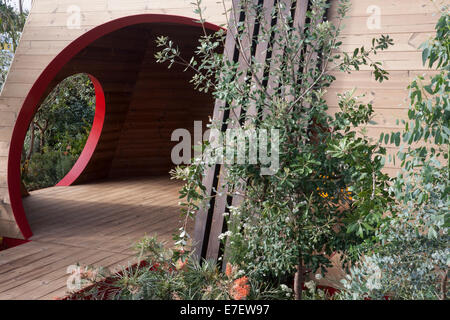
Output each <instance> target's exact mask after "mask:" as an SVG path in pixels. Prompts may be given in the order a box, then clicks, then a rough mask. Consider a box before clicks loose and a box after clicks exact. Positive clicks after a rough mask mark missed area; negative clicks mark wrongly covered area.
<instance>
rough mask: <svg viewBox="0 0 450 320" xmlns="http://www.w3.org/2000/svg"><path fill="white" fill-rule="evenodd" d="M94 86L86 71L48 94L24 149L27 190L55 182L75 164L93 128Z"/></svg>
mask: <svg viewBox="0 0 450 320" xmlns="http://www.w3.org/2000/svg"><path fill="white" fill-rule="evenodd" d="M94 115H95V88H94V84H93V83H92V81H91V80H90V78H89V76H88V75H87V74H76V75H73V76H70V77H68V78H66V79H64V80H63V81H61V82H60V83H59V84H57V85H56V87H55V88H54V89H53V90H52V91H51V92H50V93H49V94H48V95H47V97H46V98H45V99H44V101H43V102H42V103H41V105H40V106H39V109H38V110H37V112H36V114H35V115H34V118H33V120H32V121H31V124H30V127H29V129H28V132H27V135H26V137H25V142H24V147H23V150H22V161H21V174H22V181H23V183H24V187H25V188H26V190H27V191H33V190H38V189H42V188H47V187H51V186H54V185H56V184H57V183H58V182H59V181H61V180H62V179H63V178H64V177H65V176H66V175H67V174H68V173H69V171H70V170H71V169H72V168H73V166H74V164H75V163H76V162H77V160H78V158H79V157H80V155H81V153H82V151H83V149H84V147H85V144H86V142H87V140H88V137H89V133H90V132H91V128H92V124H93V121H94Z"/></svg>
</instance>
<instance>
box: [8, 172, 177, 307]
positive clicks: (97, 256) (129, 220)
mask: <svg viewBox="0 0 450 320" xmlns="http://www.w3.org/2000/svg"><path fill="white" fill-rule="evenodd" d="M180 186H181V184H180V183H179V182H176V181H173V180H169V178H168V177H153V178H135V179H127V180H113V181H103V182H97V183H92V184H87V185H79V186H71V187H53V188H47V189H42V190H39V191H34V192H32V193H31V196H30V197H27V198H25V199H24V206H25V211H26V213H27V216H28V219H29V222H30V225H31V229H32V230H33V233H34V235H33V237H32V238H31V240H32V241H31V242H29V243H26V244H24V245H21V246H18V247H15V248H11V249H8V250H5V251H2V252H0V299H55V298H58V297H62V296H64V295H65V294H66V292H67V289H66V281H67V279H68V276H69V275H68V274H67V273H66V271H67V267H68V266H70V265H73V264H77V263H80V264H81V265H95V266H105V267H106V266H107V267H111V268H118V266H127V265H128V262H129V261H132V262H133V261H134V252H133V250H132V245H133V244H134V243H135V241H136V240H138V239H140V238H142V237H143V236H145V235H146V234H147V235H154V234H155V235H157V236H158V238H159V239H161V240H163V241H168V242H170V240H171V235H172V233H173V232H174V231H175V230H176V228H177V227H178V226H179V219H180V218H179V207H178V201H179V199H178V190H179V189H180Z"/></svg>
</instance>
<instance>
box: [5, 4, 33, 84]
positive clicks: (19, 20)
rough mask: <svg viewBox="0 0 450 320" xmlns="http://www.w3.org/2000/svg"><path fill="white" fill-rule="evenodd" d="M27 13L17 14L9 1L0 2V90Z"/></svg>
mask: <svg viewBox="0 0 450 320" xmlns="http://www.w3.org/2000/svg"><path fill="white" fill-rule="evenodd" d="M27 15H28V12H22V13H20V12H17V11H16V10H14V8H13V7H12V5H11V1H9V0H1V1H0V88H1V87H2V86H3V83H4V82H5V80H6V75H7V73H8V70H9V66H10V64H11V62H12V59H13V57H14V52H15V51H16V48H17V45H18V44H19V38H20V35H21V33H22V29H23V27H24V25H25V20H26V18H27Z"/></svg>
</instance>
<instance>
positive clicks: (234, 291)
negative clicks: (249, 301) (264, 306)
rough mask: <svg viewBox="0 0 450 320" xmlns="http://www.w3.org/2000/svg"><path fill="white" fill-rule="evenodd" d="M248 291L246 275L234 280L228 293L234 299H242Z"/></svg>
mask: <svg viewBox="0 0 450 320" xmlns="http://www.w3.org/2000/svg"><path fill="white" fill-rule="evenodd" d="M249 293H250V285H249V284H248V278H247V277H246V276H244V277H241V278H239V279H236V280H234V284H233V286H232V287H231V290H230V294H231V296H232V297H233V299H234V300H244V299H245V298H247V296H248V295H249Z"/></svg>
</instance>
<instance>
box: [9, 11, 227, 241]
mask: <svg viewBox="0 0 450 320" xmlns="http://www.w3.org/2000/svg"><path fill="white" fill-rule="evenodd" d="M141 23H174V24H180V25H189V26H198V22H197V21H196V20H195V19H193V18H187V17H182V16H174V15H164V14H141V15H134V16H128V17H124V18H119V19H116V20H113V21H110V22H107V23H105V24H102V25H100V26H97V27H95V28H93V29H91V30H90V31H88V32H86V33H85V34H83V35H81V36H80V37H79V38H77V39H76V40H74V41H73V42H72V43H70V44H69V45H68V46H67V47H66V48H64V49H63V50H62V51H61V53H59V54H58V55H57V56H56V57H55V58H54V59H53V61H52V62H51V63H50V64H49V65H48V66H47V67H46V68H45V69H44V71H43V72H42V73H41V75H40V76H39V78H38V79H37V81H36V82H35V83H34V85H33V86H32V88H31V90H30V92H29V93H28V95H27V97H26V98H25V101H24V103H23V106H22V108H21V110H20V112H19V114H18V116H17V120H16V124H15V126H14V129H13V133H12V138H11V144H10V148H9V156H8V191H9V198H10V203H11V208H12V211H13V214H14V218H15V220H16V223H17V225H18V226H19V229H20V231H21V232H22V235H23V236H24V238H25V239H28V238H29V237H31V236H32V235H33V233H32V232H31V228H30V225H29V223H28V221H27V217H26V215H25V210H24V208H23V204H22V196H21V192H20V179H21V176H20V160H21V154H22V148H23V144H24V140H25V136H26V133H27V130H28V127H29V125H30V123H31V120H32V119H33V117H34V114H35V112H36V110H37V108H38V104H39V102H40V101H41V98H42V96H43V94H44V93H45V90H46V89H47V87H48V86H49V84H50V83H51V81H52V80H53V79H54V77H55V76H56V75H57V74H58V72H59V71H60V70H61V68H62V67H63V66H64V65H65V64H66V63H68V62H69V61H70V60H71V59H72V58H73V57H74V56H75V55H76V54H77V53H78V52H80V51H81V50H82V49H84V48H85V47H87V46H88V45H89V44H90V43H92V42H93V41H95V40H97V39H99V38H101V37H102V36H104V35H106V34H108V33H111V32H114V31H116V30H118V29H121V28H124V27H127V26H131V25H135V24H141ZM205 27H207V28H208V29H210V30H213V31H217V30H219V29H220V27H219V26H217V25H214V24H211V23H206V24H205ZM93 139H94V138H93ZM83 153H84V150H83ZM88 155H92V153H89V152H88V151H86V157H87V156H88ZM84 161H89V159H87V158H85V159H84ZM77 163H78V162H77ZM81 167H82V165H81V163H80V166H79V168H81ZM79 168H78V169H79ZM78 169H76V170H78ZM71 172H72V171H71ZM74 173H75V172H74ZM67 181H69V178H67Z"/></svg>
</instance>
